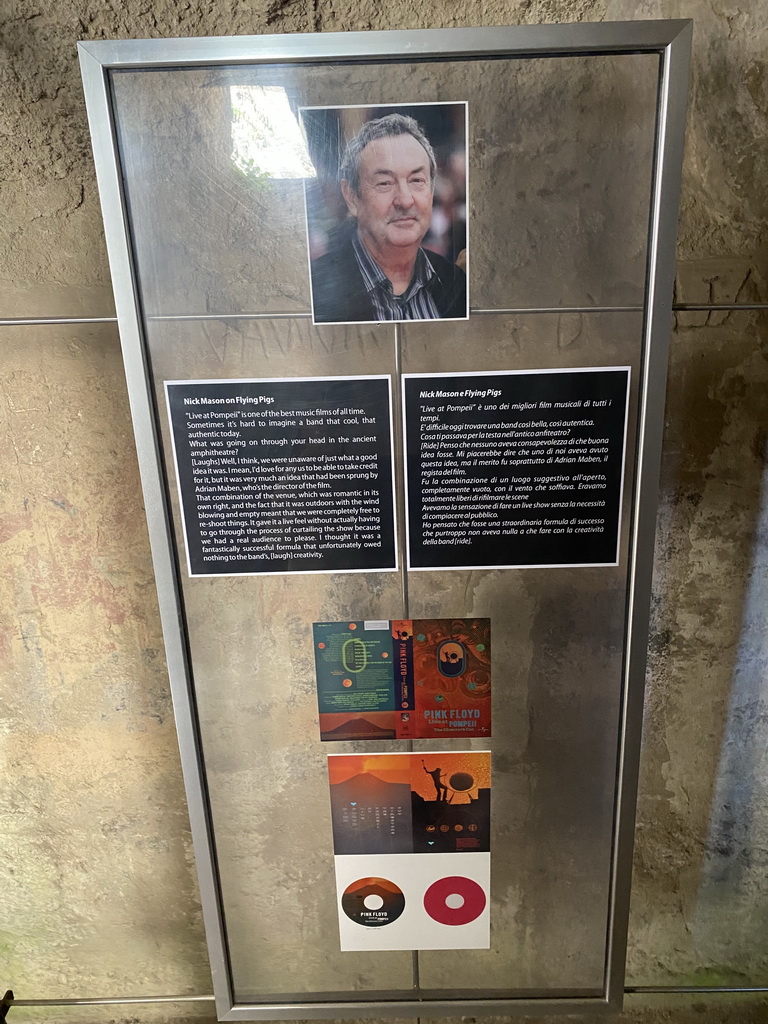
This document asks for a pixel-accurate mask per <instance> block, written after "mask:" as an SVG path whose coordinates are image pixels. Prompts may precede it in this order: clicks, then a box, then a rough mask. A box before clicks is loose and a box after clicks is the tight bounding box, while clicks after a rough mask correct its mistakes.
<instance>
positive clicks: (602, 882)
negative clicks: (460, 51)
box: [112, 54, 658, 1002]
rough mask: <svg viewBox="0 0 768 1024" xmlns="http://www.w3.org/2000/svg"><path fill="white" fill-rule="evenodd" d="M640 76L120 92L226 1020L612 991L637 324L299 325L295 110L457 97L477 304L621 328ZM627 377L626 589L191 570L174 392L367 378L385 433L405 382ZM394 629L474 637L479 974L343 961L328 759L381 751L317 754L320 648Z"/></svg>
mask: <svg viewBox="0 0 768 1024" xmlns="http://www.w3.org/2000/svg"><path fill="white" fill-rule="evenodd" d="M657 71H658V58H657V56H656V55H636V54H633V55H615V56H589V57H562V58H561V57H558V58H546V59H545V58H536V59H526V60H479V61H474V60H471V61H470V60H440V61H429V62H427V61H424V62H419V61H404V62H402V63H400V64H398V65H397V67H396V68H393V66H392V64H391V63H390V64H384V63H366V64H363V63H361V62H354V63H346V64H331V63H325V64H318V65H309V64H296V65H283V66H280V65H273V66H257V65H249V66H237V67H223V68H216V67H211V68H199V69H178V68H174V69H173V71H172V72H171V71H169V70H151V71H149V70H143V71H118V72H113V73H112V87H113V92H114V98H115V101H116V111H117V116H116V121H117V130H118V140H119V145H120V151H121V158H122V171H123V175H124V185H125V192H126V198H127V202H128V207H129V214H130V225H131V232H132V238H133V243H134V246H135V256H136V268H137V277H138V282H139V286H140V291H141V298H142V302H143V306H144V313H145V325H144V326H145V336H146V344H147V355H148V361H149V366H150V371H151V376H152V386H153V389H154V399H155V402H156V408H157V413H158V423H159V429H160V433H161V445H162V450H163V460H164V462H163V468H164V471H165V473H166V475H167V480H168V496H169V502H170V505H171V510H172V516H173V527H174V541H175V545H176V549H177V552H178V555H179V566H180V586H181V591H182V598H183V605H184V613H185V617H186V622H185V625H186V630H187V634H188V637H187V639H188V645H189V652H190V656H191V665H192V674H193V677H194V688H195V701H196V705H197V711H198V715H199V723H200V731H201V739H202V751H203V758H204V765H205V774H206V781H207V786H208V791H209V794H210V800H211V806H212V819H213V832H214V841H215V848H216V858H217V868H218V872H219V882H220V887H221V899H222V905H223V912H224V917H225V925H226V937H227V942H228V947H229V955H230V958H231V968H232V977H233V983H234V989H235V996H236V999H237V1001H239V1002H246V1001H255V1002H263V1001H268V1000H271V999H274V1000H276V1001H280V1000H286V1001H287V1000H290V999H291V998H292V997H299V998H315V999H322V998H324V997H328V998H330V997H331V996H334V995H335V996H336V998H341V999H343V998H345V996H344V993H347V994H348V995H347V996H346V998H352V997H354V994H356V993H357V994H359V995H360V997H363V998H374V997H375V996H376V995H377V994H381V995H382V998H386V997H387V996H388V995H392V994H398V995H399V996H400V997H401V998H412V997H413V995H414V990H415V986H417V985H418V986H420V991H421V994H423V995H425V996H427V997H429V996H448V997H455V998H458V997H459V995H460V994H461V993H470V994H476V995H481V996H489V997H490V996H497V997H498V996H500V995H503V994H515V993H526V992H528V993H537V994H549V995H553V994H556V993H562V992H570V993H572V994H576V995H581V996H585V995H599V994H600V993H601V992H602V991H603V988H604V983H605V960H606V937H607V928H608V914H609V900H610V891H611V861H610V858H611V852H612V845H613V838H614V835H613V824H614V822H613V815H614V810H615V808H614V796H615V779H616V768H617V759H618V739H619V727H620V711H621V685H622V667H623V659H624V633H625V628H626V621H625V609H626V600H627V546H628V537H629V509H630V497H631V492H632V488H633V486H634V468H635V467H634V462H635V449H636V430H635V421H636V418H637V410H638V393H637V388H638V384H639V369H640V358H641V351H642V327H643V317H642V314H640V313H591V314H561V315H546V314H531V315H518V316H511V315H508V314H498V313H492V314H491V313H477V314H475V315H473V316H471V317H470V319H469V321H467V322H442V323H434V322H433V323H422V324H412V325H410V324H409V325H407V326H405V327H403V328H398V329H395V328H394V327H393V326H392V325H391V324H390V325H387V324H374V323H371V324H369V325H340V326H325V327H315V326H313V325H312V323H311V318H310V316H309V307H310V291H309V275H308V265H307V229H306V223H305V212H304V188H305V182H307V181H308V182H309V184H310V186H311V185H312V183H313V181H312V179H313V176H314V173H315V171H316V168H315V166H314V164H313V162H312V160H313V155H312V154H311V153H310V151H309V150H308V149H307V148H306V146H305V144H304V142H303V138H302V135H301V132H300V130H299V116H298V111H299V108H302V107H306V106H321V105H344V104H350V103H356V104H392V105H395V104H398V103H404V102H410V103H414V97H418V100H419V102H421V103H436V102H445V103H449V102H450V103H459V102H465V101H466V102H467V104H468V118H469V145H468V163H469V179H468V180H469V193H468V196H466V197H464V211H465V217H466V222H467V229H468V248H469V254H470V258H469V280H470V303H471V306H472V307H473V308H475V309H484V310H488V309H494V308H510V307H539V306H541V307H552V306H555V307H556V306H563V305H566V306H567V305H577V306H582V305H587V306H589V305H611V304H613V305H622V306H623V305H631V306H635V305H638V306H639V305H640V304H641V303H642V301H643V289H644V281H645V259H646V234H647V228H648V220H649V190H650V180H651V157H652V149H653V141H654V126H655V114H656V111H655V95H656V87H657ZM251 144H253V145H251ZM249 146H250V148H249ZM310 148H311V147H310ZM334 187H335V186H334ZM454 198H455V200H456V202H455V205H456V206H457V207H458V206H460V205H461V202H460V200H461V197H460V196H457V197H454ZM437 205H438V206H439V203H437ZM206 313H207V314H213V316H216V315H219V317H220V318H219V319H210V320H194V319H193V320H189V321H187V320H180V319H175V318H177V317H185V316H194V315H196V314H206ZM244 313H249V314H253V315H254V316H253V318H248V317H246V316H243V315H242V314H244ZM275 314H282V315H275ZM615 366H625V367H626V366H628V367H631V379H630V385H631V386H630V403H629V428H628V436H627V458H626V462H625V466H624V503H623V506H622V530H621V545H620V557H619V564H618V565H617V566H608V567H601V568H596V567H586V568H577V567H573V568H557V567H555V568H549V569H542V568H538V569H517V570H510V569H503V570H498V569H485V568H483V569H473V570H449V571H443V572H433V571H421V572H406V571H405V570H404V569H403V567H402V565H401V568H400V570H399V571H397V572H378V571H376V572H364V573H359V574H325V575H305V574H299V575H276V576H266V575H254V576H230V577H226V576H224V577H213V576H211V577H203V578H190V576H189V575H188V574H187V571H186V568H185V556H184V540H183V524H182V519H181V515H180V509H179V502H178V490H177V480H176V469H175V465H174V459H173V455H172V445H171V439H170V433H169V426H168V419H167V415H166V409H165V395H164V391H163V382H164V381H168V380H173V381H180V380H191V381H225V380H246V379H275V378H291V379H293V378H299V377H339V376H345V375H372V374H384V375H388V376H391V378H392V381H393V394H394V397H395V409H394V411H395V412H396V411H397V407H398V404H399V387H400V380H399V377H398V374H399V371H400V370H402V371H404V372H406V373H440V372H445V373H470V372H471V373H478V372H492V371H502V370H503V371H510V370H535V369H541V370H546V369H567V368H574V369H578V368H583V367H615ZM397 433H398V431H397V430H396V431H395V438H396V437H397ZM396 443H397V444H399V442H396ZM402 461H403V453H402V451H401V450H399V449H398V450H397V451H396V467H397V471H396V477H397V488H398V491H399V493H400V494H401V495H402V490H403V479H402ZM399 518H400V522H399V523H398V528H399V531H400V534H401V536H402V531H403V526H404V524H403V522H402V513H400V514H399ZM401 616H403V617H410V616H423V617H429V616H431V617H469V616H481V617H485V616H489V617H490V618H491V621H492V629H493V645H494V665H493V675H494V689H495V698H494V726H493V737H492V739H491V740H490V741H488V740H465V741H463V744H464V746H465V747H467V748H471V749H475V750H484V749H490V750H491V751H492V756H493V797H492V807H493V810H492V862H491V865H492V867H491V873H492V890H491V906H492V910H491V921H492V925H491V945H490V949H487V950H485V949H474V950H460V949H449V950H440V951H422V952H419V953H418V954H417V956H416V957H415V958H414V956H413V955H412V953H411V952H410V951H386V952H375V953H370V952H368V953H363V952H343V953H342V952H341V951H340V950H339V944H338V924H337V912H338V907H337V899H336V891H335V883H334V865H333V837H332V834H331V821H330V814H329V801H328V785H327V772H326V755H327V754H328V753H331V752H333V753H345V752H358V751H359V752H361V753H362V752H367V751H369V749H370V744H368V745H366V744H365V743H363V742H359V741H358V742H337V743H334V744H328V743H325V744H322V743H321V742H320V741H319V733H318V722H317V696H316V690H315V672H314V660H313V643H312V623H313V622H317V621H343V620H347V619H352V620H359V619H376V620H386V619H393V618H398V617H401ZM415 745H416V747H417V749H418V750H421V751H424V752H427V751H435V750H439V749H441V746H444V745H445V741H436V740H430V741H422V740H419V741H415ZM376 749H377V752H386V751H390V750H392V751H405V750H407V749H408V744H407V743H406V742H405V741H400V742H397V741H392V742H390V741H385V742H379V744H378V745H377V748H376Z"/></svg>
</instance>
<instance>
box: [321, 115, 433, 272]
mask: <svg viewBox="0 0 768 1024" xmlns="http://www.w3.org/2000/svg"><path fill="white" fill-rule="evenodd" d="M341 189H342V192H343V194H344V199H345V201H346V203H347V207H348V208H349V212H350V213H351V214H352V216H353V217H357V226H358V230H359V232H360V235H361V237H362V239H363V241H364V242H366V243H367V244H368V248H369V249H370V250H372V251H373V252H374V254H375V253H376V252H379V253H382V254H386V252H387V251H388V250H391V247H395V248H397V249H402V248H408V247H409V246H410V247H417V246H418V245H420V243H421V240H422V238H423V237H424V235H425V234H426V233H427V229H428V228H429V222H430V220H431V219H432V182H431V179H430V174H429V156H428V155H427V152H426V150H425V149H424V147H423V146H422V145H421V143H419V142H417V141H416V139H414V137H413V136H412V135H391V136H388V137H387V138H384V139H375V140H374V141H373V142H369V143H368V145H367V146H366V147H365V149H364V150H363V151H362V153H361V154H360V194H359V195H357V194H356V193H355V192H353V191H352V189H351V188H350V187H349V185H348V183H347V182H346V181H343V182H342V183H341Z"/></svg>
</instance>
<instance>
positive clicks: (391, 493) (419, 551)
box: [80, 21, 691, 1020]
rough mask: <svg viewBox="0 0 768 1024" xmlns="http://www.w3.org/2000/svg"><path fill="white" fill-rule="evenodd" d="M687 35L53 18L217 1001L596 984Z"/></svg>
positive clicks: (502, 1004)
mask: <svg viewBox="0 0 768 1024" xmlns="http://www.w3.org/2000/svg"><path fill="white" fill-rule="evenodd" d="M690 35H691V26H690V23H689V22H682V21H668V22H629V23H621V24H607V23H603V24H596V25H587V24H579V25H559V26H555V25H550V26H540V27H535V26H526V27H520V28H494V29H472V30H464V29H461V30H458V29H457V30H440V31H426V30H425V31H413V32H382V33H344V34H327V35H305V36H301V35H297V36H281V35H275V36H265V37H243V38H233V39H186V40H146V41H115V42H87V43H81V44H80V60H81V67H82V74H83V81H84V87H85V94H86V101H87V106H88V116H89V121H90V127H91V134H92V139H93V147H94V155H95V160H96V169H97V175H98V182H99V190H100V194H101V199H102V207H103V212H104V222H105V228H106V235H107V245H108V250H109V258H110V265H111V270H112V277H113V283H114V290H115V297H116V305H117V312H118V319H119V323H120V334H121V341H122V346H123V352H124V360H125V367H126V377H127V381H128V388H129V396H130V401H131V409H132V415H133V420H134V427H135V433H136V444H137V450H138V454H139V462H140V468H141V475H142V486H143V488H144V497H145V503H146V509H147V521H148V525H149V531H150V539H151V544H152V553H153V559H154V566H155V574H156V580H157V589H158V596H159V601H160V608H161V614H162V619H163V629H164V635H165V644H166V653H167V659H168V669H169V674H170V680H171V687H172V692H173V700H174V710H175V715H176V722H177V729H178V735H179V745H180V750H181V756H182V767H183V772H184V778H185V785H186V790H187V797H188V802H189V812H190V821H191V826H192V835H193V841H194V848H195V857H196V863H197V871H198V876H199V880H200V891H201V898H202V903H203V912H204V918H205V927H206V935H207V939H208V945H209V951H210V957H211V966H212V972H213V981H214V989H215V995H216V1006H217V1013H218V1016H219V1019H220V1020H258V1019H266V1020H270V1019H271V1020H274V1019H307V1018H359V1017H369V1016H373V1017H381V1016H395V1017H397V1016H400V1017H415V1016H451V1017H457V1016H466V1015H472V1016H474V1015H478V1014H496V1015H500V1014H531V1013H535V1014H537V1015H541V1014H545V1013H589V1012H592V1013H597V1012H609V1011H611V1010H615V1009H617V1008H619V1007H620V1006H621V1002H622V997H623V986H624V959H625V947H626V930H627V918H628V903H629V887H630V874H631V853H632V840H633V827H634V810H635V792H636V784H637V765H638V758H639V745H640V727H641V718H642V700H643V682H644V670H645V648H646V643H647V627H648V608H649V595H650V580H651V567H652V556H653V540H654V527H655V512H656V491H657V482H658V470H659V459H660V449H661V434H662V426H663V403H664V386H665V378H666V358H667V345H668V336H669V331H670V320H671V302H672V282H673V271H674V239H675V226H676V217H677V202H678V195H679V185H680V169H681V161H682V144H683V143H682V140H683V129H684V115H685V99H686V92H687V76H688V64H689V52H690ZM491 679H492V686H493V689H492V690H491Z"/></svg>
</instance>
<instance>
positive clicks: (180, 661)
mask: <svg viewBox="0 0 768 1024" xmlns="http://www.w3.org/2000/svg"><path fill="white" fill-rule="evenodd" d="M79 55H80V70H81V75H82V79H83V90H84V92H85V97H86V106H87V110H88V124H89V128H90V132H91V139H92V145H93V156H94V163H95V166H96V178H97V181H98V186H99V196H100V199H101V207H102V214H103V218H104V231H105V235H106V244H107V255H108V258H109V267H110V273H111V277H112V288H113V291H114V298H115V309H116V312H117V320H118V325H119V331H120V344H121V347H122V352H123V361H124V363H125V377H126V383H127V386H128V398H129V402H130V408H131V418H132V420H133V429H134V435H135V439H136V450H137V454H138V460H139V472H140V476H141V487H142V493H143V496H144V504H145V510H146V518H147V528H148V532H149V539H150V547H151V551H152V564H153V567H154V571H155V583H156V587H157V597H158V604H159V608H160V619H161V622H162V627H163V638H164V642H165V655H166V662H167V667H168V677H169V680H170V687H171V694H172V697H173V709H174V718H175V720H176V731H177V733H178V740H179V752H180V756H181V768H182V775H183V778H184V789H185V792H186V797H187V805H188V809H189V819H190V829H191V833H192V845H193V849H194V853H195V862H196V865H197V874H198V881H199V885H200V899H201V903H202V910H203V920H204V922H205V933H206V940H207V943H208V953H209V956H210V961H211V975H212V980H213V990H214V994H215V999H216V1011H217V1014H219V1016H221V1014H223V1013H226V1012H227V1010H228V1008H229V1007H230V1006H231V1005H232V1002H233V992H232V986H231V979H230V973H229V968H228V965H227V956H226V950H225V940H224V934H225V933H224V919H223V912H222V908H221V904H220V900H219V894H218V885H217V880H216V869H215V852H214V846H213V835H212V830H211V827H210V821H209V814H208V806H207V801H206V797H205V794H204V789H203V781H202V780H203V778H204V768H203V761H202V756H201V751H200V748H199V742H198V732H197V725H196V721H195V716H194V712H193V706H194V702H193V696H192V690H191V682H190V673H189V666H188V664H187V652H186V646H185V643H184V639H183V637H184V626H183V617H182V606H181V597H180V594H179V591H178V582H177V578H176V570H175V565H174V557H173V542H172V536H171V521H170V514H169V510H168V508H167V504H166V498H165V492H164V488H163V476H162V470H161V459H160V448H159V443H158V437H157V433H156V428H155V422H154V418H153V399H152V395H151V393H150V383H149V374H148V367H147V364H146V360H145V357H144V347H143V344H142V337H141V326H140V325H141V313H140V309H139V302H138V293H137V289H136V283H135V279H134V273H133V266H132V261H131V255H130V253H131V249H130V235H129V230H128V223H127V219H126V214H125V207H124V202H123V192H122V187H121V183H120V177H119V172H118V168H119V154H118V151H117V144H116V139H115V134H114V126H113V123H112V115H111V104H110V97H109V86H108V81H107V72H108V69H107V67H106V66H105V65H102V64H101V62H100V61H98V60H97V59H96V58H95V57H93V56H92V55H91V54H90V53H89V52H88V51H87V50H86V49H85V48H84V47H79Z"/></svg>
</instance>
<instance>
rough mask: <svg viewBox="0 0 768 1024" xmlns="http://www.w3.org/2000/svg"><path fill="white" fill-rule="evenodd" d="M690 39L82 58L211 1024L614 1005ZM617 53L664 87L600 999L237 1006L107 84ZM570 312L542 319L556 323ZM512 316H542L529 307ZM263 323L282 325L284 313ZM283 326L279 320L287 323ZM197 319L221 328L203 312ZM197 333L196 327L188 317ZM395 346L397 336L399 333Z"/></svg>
mask: <svg viewBox="0 0 768 1024" xmlns="http://www.w3.org/2000/svg"><path fill="white" fill-rule="evenodd" d="M691 35H692V24H691V22H690V21H649V22H641V21H637V22H616V23H600V24H584V23H580V24H571V25H543V26H522V27H516V28H480V29H441V30H436V31H432V30H417V31H407V32H370V33H328V34H321V35H270V36H252V37H247V36H246V37H239V38H199V39H172V40H166V39H152V40H143V41H122V40H119V41H106V42H90V41H89V42H81V43H79V44H78V49H79V55H80V65H81V72H82V77H83V85H84V90H85V96H86V101H87V107H88V118H89V123H90V130H91V136H92V140H93V150H94V158H95V164H96V173H97V178H98V184H99V191H100V195H101V203H102V210H103V215H104V223H105V231H106V240H107V250H108V254H109V261H110V268H111V272H112V281H113V288H114V294H115V305H116V311H117V320H118V323H119V327H120V337H121V344H122V349H123V358H124V361H125V370H126V377H127V382H128V392H129V399H130V405H131V412H132V417H133V424H134V431H135V437H136V447H137V451H138V456H139V465H140V470H141V480H142V488H143V492H144V501H145V505H146V512H147V522H148V527H149V534H150V541H151V546H152V557H153V563H154V569H155V578H156V583H157V592H158V599H159V604H160V612H161V618H162V624H163V632H164V637H165V647H166V655H167V662H168V672H169V676H170V682H171V690H172V694H173V703H174V711H175V716H176V727H177V731H178V736H179V746H180V751H181V761H182V770H183V774H184V782H185V786H186V793H187V801H188V804H189V814H190V824H191V828H192V837H193V844H194V849H195V857H196V862H197V872H198V877H199V882H200V893H201V898H202V905H203V915H204V920H205V928H206V935H207V940H208V948H209V954H210V960H211V969H212V974H213V983H214V992H215V994H216V995H215V998H216V1009H217V1013H218V1016H219V1019H220V1020H227V1021H234V1020H261V1019H267V1020H275V1019H308V1018H337V1019H338V1018H342V1017H361V1016H368V1017H370V1016H374V1015H375V1016H379V1017H384V1016H417V1015H418V1016H428V1015H429V1016H458V1015H479V1014H496V1015H500V1014H513V1015H516V1014H532V1013H534V1014H537V1015H538V1014H542V1013H604V1012H611V1011H614V1010H617V1009H619V1008H620V1006H621V1002H622V997H623V992H624V961H625V955H626V932H627V924H628V914H629V891H630V882H631V870H632V845H633V838H634V816H635V803H636V789H637V778H638V764H639V752H640V734H641V725H642V710H643V690H644V677H645V662H646V644H647V630H648V619H649V604H650V588H651V573H652V566H653V547H654V536H655V519H656V501H657V495H658V479H659V466H660V459H661V440H662V430H663V412H664V388H665V381H666V367H667V350H668V345H669V334H670V328H671V317H672V287H673V279H674V245H675V234H676V223H677V209H678V202H679V193H680V180H681V166H682V153H683V133H684V125H685V107H686V96H687V83H688V74H689V62H690V47H691ZM622 53H626V54H630V53H650V54H654V53H655V54H658V56H659V82H658V93H657V115H656V143H655V154H654V173H653V182H652V196H651V217H650V223H649V226H648V257H647V272H646V287H645V297H644V298H645V302H644V306H643V309H644V327H643V362H642V367H641V387H640V398H641V403H640V410H639V419H638V449H637V459H636V476H635V480H636V486H635V491H634V494H633V496H632V516H631V519H632V527H631V532H630V545H629V601H628V608H627V616H628V618H627V622H628V625H627V644H626V647H625V668H624V680H623V683H624V690H623V692H624V706H623V711H622V722H621V735H620V746H619V758H618V764H617V776H616V804H615V818H614V849H613V858H612V872H611V893H610V914H609V921H608V923H607V957H606V966H605V975H604V989H603V991H602V992H601V993H600V994H594V995H593V994H589V995H587V994H584V995H581V996H580V995H579V993H578V992H573V993H557V994H555V993H553V992H549V993H547V992H541V993H529V992H521V993H520V997H519V998H513V997H506V998H490V999H482V998H479V997H477V996H476V995H474V997H473V996H472V995H471V994H468V995H469V996H470V997H469V998H463V999H445V998H439V997H436V998H430V997H427V998H423V997H418V996H417V997H414V998H412V999H403V998H400V997H399V996H400V993H392V996H391V998H382V994H381V993H376V994H375V996H376V997H375V998H372V999H371V1000H361V999H356V1000H355V1001H335V1002H333V1001H328V1002H294V1003H279V1002H273V1003H270V1004H259V1005H250V1004H243V1003H238V1004H236V1003H235V996H234V990H233V984H232V978H231V974H230V970H229V961H228V955H227V945H226V936H225V928H224V918H223V913H222V902H221V894H220V890H219V884H218V876H217V866H216V856H215V847H214V843H213V833H212V823H211V820H210V814H209V803H208V795H207V789H206V779H205V771H204V766H203V760H202V753H201V747H200V736H199V730H198V726H197V718H196V711H195V700H194V693H193V688H192V681H191V673H190V665H189V658H188V652H187V645H186V638H185V626H184V621H183V608H182V603H181V599H180V588H179V581H178V578H177V572H178V568H177V565H176V563H175V559H174V553H173V541H172V533H171V519H170V514H169V509H168V504H167V497H166V493H165V483H164V476H163V470H162V464H161V461H160V454H159V445H158V433H157V431H158V425H157V423H156V422H155V419H154V413H153V399H152V395H151V389H150V380H149V374H148V366H147V360H146V355H145V349H144V343H143V338H142V310H141V307H140V300H139V293H138V289H137V285H136V277H135V272H134V265H133V255H132V252H131V247H130V232H129V224H128V215H127V211H126V205H125V202H124V196H123V190H122V184H121V176H120V169H119V155H118V148H117V143H116V136H115V127H114V111H113V109H112V103H111V95H110V82H109V79H110V73H111V72H112V71H114V70H116V69H120V68H129V69H136V70H138V69H142V68H174V67H191V66H200V65H207V66H215V65H224V64H256V63H271V62H274V61H281V62H290V63H305V62H322V61H333V62H338V61H345V60H346V61H355V62H363V63H364V62H368V61H371V60H379V61H380V60H391V61H403V60H415V59H425V58H430V57H431V58H438V59H440V58H443V59H444V58H454V59H461V58H483V57H508V58H523V57H534V56H535V57H545V56H552V57H555V56H578V55H602V54H622ZM619 308H622V309H623V308H626V307H616V310H617V311H618V309H619ZM588 310H589V307H585V310H584V311H585V312H586V311H588ZM607 310H608V307H595V308H594V311H595V312H598V311H607ZM563 311H564V310H561V309H555V310H546V312H558V313H559V312H563ZM490 312H501V311H496V310H493V311H491V310H472V313H473V314H474V313H490ZM519 312H531V313H533V312H545V310H534V309H527V310H519ZM240 315H242V314H240ZM297 315H298V316H299V317H300V316H302V314H301V313H299V314H290V316H292V317H293V316H297ZM221 316H222V317H226V316H227V314H226V312H225V311H222V314H221ZM271 316H275V317H276V318H281V314H276V315H275V314H271ZM285 316H286V314H282V318H284V317H285ZM304 316H309V314H308V313H307V314H304ZM205 318H206V319H216V318H218V317H216V314H209V315H207V316H206V317H205ZM110 319H111V318H110ZM174 319H176V318H174ZM178 319H186V318H184V317H179V318H178ZM190 319H204V317H198V316H194V317H190ZM396 334H399V332H398V331H397V329H396ZM328 995H329V996H330V995H332V994H330V993H329V994H328ZM425 995H426V994H425Z"/></svg>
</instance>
